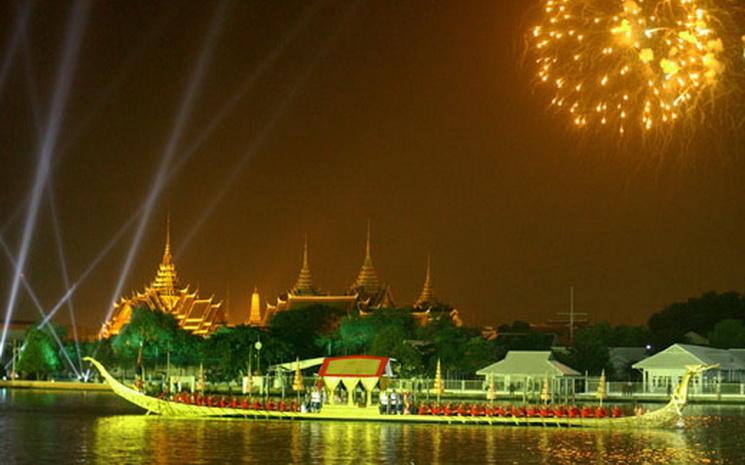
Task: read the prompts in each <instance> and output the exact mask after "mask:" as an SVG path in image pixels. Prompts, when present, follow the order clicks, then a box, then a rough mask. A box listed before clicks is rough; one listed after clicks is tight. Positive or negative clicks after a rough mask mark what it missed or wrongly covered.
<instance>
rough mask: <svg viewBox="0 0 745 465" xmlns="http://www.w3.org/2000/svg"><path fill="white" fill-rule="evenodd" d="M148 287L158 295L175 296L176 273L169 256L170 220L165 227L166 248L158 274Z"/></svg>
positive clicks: (177, 285) (177, 282) (177, 283)
mask: <svg viewBox="0 0 745 465" xmlns="http://www.w3.org/2000/svg"><path fill="white" fill-rule="evenodd" d="M150 287H152V288H153V289H155V290H156V291H158V293H160V294H165V295H176V290H177V289H178V288H179V279H178V274H177V273H176V267H175V265H174V264H173V256H172V255H171V222H170V219H169V221H168V226H167V227H166V246H165V250H164V251H163V258H162V259H161V261H160V265H158V272H157V273H156V275H155V279H153V282H152V284H151V285H150Z"/></svg>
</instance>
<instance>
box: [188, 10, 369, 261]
mask: <svg viewBox="0 0 745 465" xmlns="http://www.w3.org/2000/svg"><path fill="white" fill-rule="evenodd" d="M359 3H360V2H356V3H354V4H352V6H350V7H349V8H348V9H347V12H346V13H345V14H344V17H343V18H342V20H341V22H340V24H339V26H338V27H337V29H336V30H335V31H333V32H332V34H331V35H329V37H327V38H326V40H325V41H324V42H323V44H322V46H321V47H320V48H319V49H318V51H317V53H316V54H315V56H314V57H313V59H312V61H311V62H310V63H309V64H308V66H307V67H306V69H305V70H304V71H303V73H302V74H301V75H300V77H299V78H298V79H297V80H296V81H295V83H294V84H293V86H292V88H291V89H290V91H289V92H288V93H287V94H286V95H285V96H284V98H283V99H282V100H281V101H280V103H279V105H277V106H276V107H275V108H274V111H272V113H271V114H270V116H269V118H268V119H266V120H265V123H264V125H263V126H262V127H261V129H260V130H259V132H258V134H256V136H255V138H254V140H253V142H251V144H250V145H249V147H248V149H247V150H246V152H245V153H244V154H243V156H242V157H241V159H240V160H239V161H238V163H237V164H236V165H234V166H233V169H231V170H230V175H229V176H228V178H227V179H226V180H224V181H223V182H222V183H221V188H220V190H219V191H218V192H217V194H216V195H215V196H214V197H212V200H211V202H210V203H209V205H208V206H207V208H205V209H204V210H203V213H202V215H201V216H200V217H199V219H197V221H196V222H195V223H194V224H193V225H192V227H191V229H190V230H189V232H188V233H187V235H186V237H185V238H184V239H182V240H181V245H180V246H179V248H178V249H177V251H176V256H178V255H180V254H181V253H182V252H183V251H184V250H185V249H186V247H187V246H188V244H189V243H190V242H191V240H192V239H193V238H194V236H195V235H196V233H197V231H198V230H199V228H200V227H201V226H202V225H203V224H204V222H205V221H206V220H207V218H208V217H209V216H210V215H211V214H212V212H213V211H214V210H215V208H217V206H218V205H219V204H220V201H221V200H222V198H223V197H224V196H225V194H227V193H228V192H229V191H230V189H231V188H232V186H233V183H234V182H235V181H236V180H237V179H238V177H239V175H240V174H241V172H242V171H243V168H245V166H246V164H247V163H248V162H249V161H250V160H251V159H252V158H253V156H254V155H255V154H256V152H258V151H259V150H260V149H261V148H262V146H263V145H264V143H265V142H266V141H267V139H268V137H269V135H270V134H271V132H272V130H273V129H274V126H275V125H276V124H277V121H279V119H280V118H281V117H282V116H284V114H285V112H286V111H287V109H288V108H289V106H290V105H291V104H292V103H293V101H294V100H295V98H296V97H297V96H298V94H299V93H300V91H301V90H302V88H303V87H304V86H305V83H306V82H307V81H308V79H309V78H310V76H311V75H312V74H313V71H315V69H316V67H317V66H318V64H319V63H320V62H321V60H322V58H323V57H324V56H325V55H326V53H328V51H329V49H330V48H331V46H332V44H333V43H334V42H335V41H336V39H337V38H338V36H339V34H340V33H341V31H342V29H343V28H344V25H345V24H346V23H347V21H349V19H350V18H351V17H352V15H353V13H354V12H355V11H356V9H357V7H358V6H359Z"/></svg>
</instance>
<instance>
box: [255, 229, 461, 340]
mask: <svg viewBox="0 0 745 465" xmlns="http://www.w3.org/2000/svg"><path fill="white" fill-rule="evenodd" d="M254 295H258V294H257V293H256V291H254ZM310 305H325V306H330V307H335V308H340V309H342V310H345V311H347V312H349V313H352V312H358V313H359V314H360V315H362V316H365V315H368V314H370V313H371V312H374V311H375V310H377V309H380V308H392V307H396V303H395V301H394V299H393V293H392V292H391V288H390V286H388V285H386V284H384V283H383V282H382V281H381V280H380V278H379V277H378V273H377V271H376V270H375V266H374V265H373V260H372V251H371V238H370V226H369V224H368V228H367V241H366V244H365V257H364V259H363V261H362V266H361V268H360V271H359V273H358V274H357V278H356V279H355V280H354V282H353V283H352V285H351V286H350V287H349V288H348V289H347V290H346V291H344V292H340V293H324V292H322V291H320V290H319V289H318V288H317V287H316V286H315V285H314V283H313V275H312V273H311V271H310V265H309V261H308V240H307V237H306V239H305V244H304V247H303V259H302V265H301V268H300V273H299V274H298V277H297V280H296V281H295V285H294V286H293V287H292V288H291V289H290V290H289V291H287V292H286V293H284V294H281V295H280V296H278V297H277V300H276V303H274V304H267V308H266V311H265V312H264V314H263V315H262V316H261V317H260V318H258V317H256V315H258V314H259V312H260V309H259V308H258V307H259V304H258V303H256V304H254V300H253V296H252V299H251V311H250V315H251V316H250V317H249V321H248V324H251V325H254V326H267V325H268V324H269V320H270V319H271V317H272V315H274V314H276V313H278V312H283V311H288V310H293V309H298V308H302V307H306V306H310ZM445 308H447V310H446V312H448V314H449V317H450V318H452V320H453V322H454V323H455V324H456V325H459V326H460V325H461V324H462V322H461V320H460V318H459V317H458V311H457V310H455V309H452V308H450V307H443V305H442V304H441V303H439V302H437V301H436V300H435V298H434V291H433V290H432V282H431V276H430V263H429V260H428V262H427V273H426V276H425V280H424V286H423V288H422V291H421V293H420V295H419V298H418V299H417V301H416V303H415V304H414V305H413V306H412V308H411V311H412V315H413V316H414V317H415V318H416V319H417V321H418V322H419V323H420V324H426V323H427V322H429V321H430V320H431V319H432V318H434V317H435V316H440V315H442V314H443V310H444V309H445ZM256 321H260V323H256Z"/></svg>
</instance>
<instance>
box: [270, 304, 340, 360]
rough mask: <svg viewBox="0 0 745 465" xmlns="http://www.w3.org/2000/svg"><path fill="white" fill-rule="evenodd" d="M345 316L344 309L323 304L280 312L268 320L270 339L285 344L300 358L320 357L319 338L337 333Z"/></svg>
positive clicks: (320, 346)
mask: <svg viewBox="0 0 745 465" xmlns="http://www.w3.org/2000/svg"><path fill="white" fill-rule="evenodd" d="M345 314H346V311H345V310H342V309H339V308H336V307H328V306H325V305H309V306H307V307H302V308H298V309H295V310H289V311H285V312H279V313H277V314H275V315H274V316H273V317H272V319H271V320H270V321H269V336H271V337H272V338H276V339H277V340H279V341H284V342H285V343H286V345H287V346H288V347H289V348H290V350H291V351H292V352H293V353H294V355H296V356H299V357H300V358H312V357H320V356H322V355H324V353H325V351H326V350H325V349H326V347H325V346H324V344H323V342H325V341H324V340H321V337H323V336H328V335H330V334H332V333H334V332H336V331H337V330H338V328H339V321H340V319H341V317H342V316H343V315H345ZM319 342H321V343H320V344H319Z"/></svg>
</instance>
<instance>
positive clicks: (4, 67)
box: [0, 1, 33, 90]
mask: <svg viewBox="0 0 745 465" xmlns="http://www.w3.org/2000/svg"><path fill="white" fill-rule="evenodd" d="M32 5H33V2H31V1H28V2H21V5H20V6H19V9H18V14H17V16H16V21H15V24H16V27H15V29H14V30H13V33H12V34H11V36H10V41H8V47H7V49H6V50H5V57H4V58H3V61H2V63H0V90H2V89H3V87H5V79H6V78H7V77H8V72H9V71H10V67H11V65H12V64H13V57H15V54H16V50H17V49H18V45H19V44H20V43H21V39H22V38H23V35H24V33H25V31H26V25H27V24H28V19H29V17H30V16H31V7H32Z"/></svg>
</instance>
